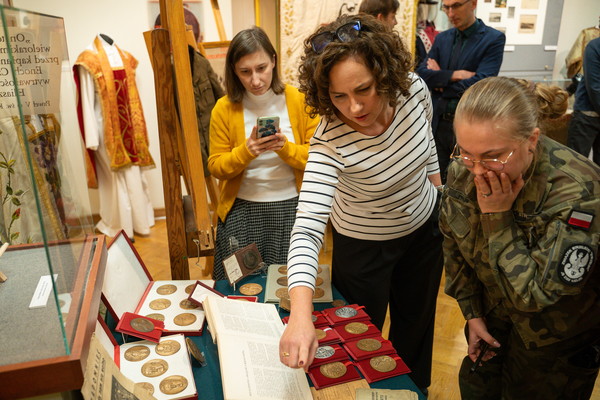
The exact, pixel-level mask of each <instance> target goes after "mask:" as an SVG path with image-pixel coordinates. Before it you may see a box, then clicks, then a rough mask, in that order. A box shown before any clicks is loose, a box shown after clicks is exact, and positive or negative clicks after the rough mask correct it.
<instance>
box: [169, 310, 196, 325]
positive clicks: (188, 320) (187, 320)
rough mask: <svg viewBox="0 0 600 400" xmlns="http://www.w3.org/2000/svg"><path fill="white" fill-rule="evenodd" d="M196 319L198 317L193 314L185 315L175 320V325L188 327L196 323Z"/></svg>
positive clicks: (180, 315)
mask: <svg viewBox="0 0 600 400" xmlns="http://www.w3.org/2000/svg"><path fill="white" fill-rule="evenodd" d="M196 319H197V318H196V316H195V315H194V314H192V313H183V314H179V315H178V316H176V317H175V318H173V322H175V325H179V326H188V325H191V324H193V323H194V322H196Z"/></svg>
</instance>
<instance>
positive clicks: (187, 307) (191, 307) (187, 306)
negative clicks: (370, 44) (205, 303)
mask: <svg viewBox="0 0 600 400" xmlns="http://www.w3.org/2000/svg"><path fill="white" fill-rule="evenodd" d="M179 307H181V308H183V309H184V310H195V309H196V308H198V306H197V305H196V304H194V303H192V302H191V301H189V300H188V299H183V300H181V302H180V303H179Z"/></svg>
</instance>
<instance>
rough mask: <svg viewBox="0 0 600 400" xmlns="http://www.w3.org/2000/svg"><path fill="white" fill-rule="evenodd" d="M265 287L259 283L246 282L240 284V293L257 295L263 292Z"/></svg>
mask: <svg viewBox="0 0 600 400" xmlns="http://www.w3.org/2000/svg"><path fill="white" fill-rule="evenodd" d="M262 290H263V288H262V286H260V285H259V284H258V283H246V284H245V285H242V286H240V293H241V294H243V295H245V296H256V295H257V294H259V293H260V292H262Z"/></svg>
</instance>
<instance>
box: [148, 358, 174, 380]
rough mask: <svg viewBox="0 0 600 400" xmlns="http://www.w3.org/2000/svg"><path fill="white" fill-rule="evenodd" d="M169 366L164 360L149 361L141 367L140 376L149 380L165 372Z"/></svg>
mask: <svg viewBox="0 0 600 400" xmlns="http://www.w3.org/2000/svg"><path fill="white" fill-rule="evenodd" d="M168 369H169V364H167V362H166V361H165V360H159V359H156V360H150V361H148V362H147V363H146V364H144V365H142V374H143V375H144V376H147V377H149V378H153V377H155V376H160V375H162V374H164V373H165V372H167V370H168Z"/></svg>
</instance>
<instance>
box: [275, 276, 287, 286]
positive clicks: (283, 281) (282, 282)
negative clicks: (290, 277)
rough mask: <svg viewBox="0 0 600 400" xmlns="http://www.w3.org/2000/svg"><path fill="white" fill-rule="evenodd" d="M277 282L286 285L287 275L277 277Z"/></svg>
mask: <svg viewBox="0 0 600 400" xmlns="http://www.w3.org/2000/svg"><path fill="white" fill-rule="evenodd" d="M277 284H278V285H280V286H285V287H287V277H285V276H282V277H281V278H279V279H277Z"/></svg>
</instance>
